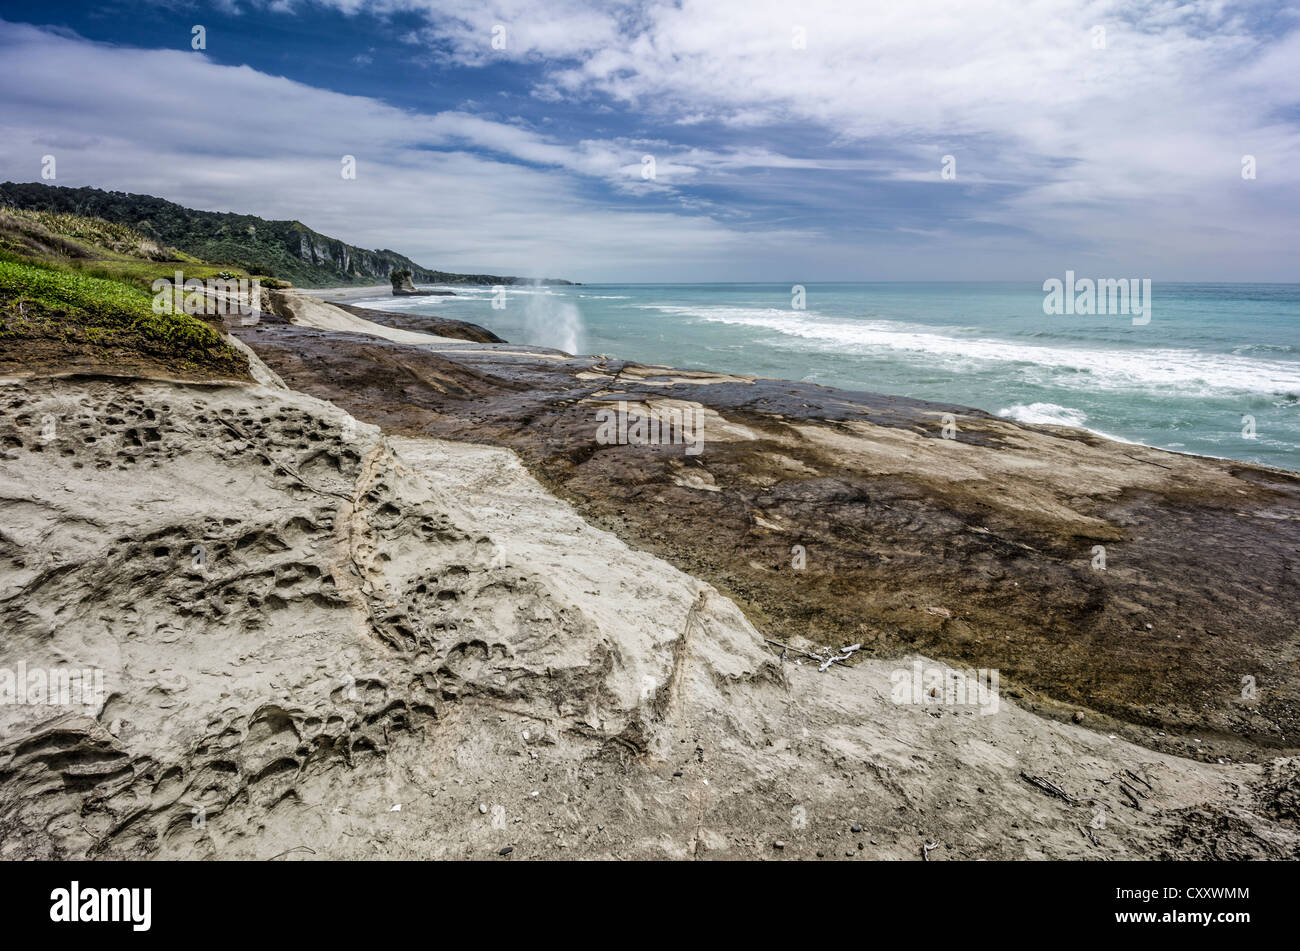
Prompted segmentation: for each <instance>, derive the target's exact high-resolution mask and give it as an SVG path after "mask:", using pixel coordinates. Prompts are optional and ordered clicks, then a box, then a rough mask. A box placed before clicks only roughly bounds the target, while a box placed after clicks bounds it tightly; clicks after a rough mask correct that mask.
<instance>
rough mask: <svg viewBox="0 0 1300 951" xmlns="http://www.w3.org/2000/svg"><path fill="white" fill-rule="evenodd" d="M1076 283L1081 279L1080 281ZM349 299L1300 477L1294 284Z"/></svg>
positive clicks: (882, 286) (707, 289)
mask: <svg viewBox="0 0 1300 951" xmlns="http://www.w3.org/2000/svg"><path fill="white" fill-rule="evenodd" d="M1081 276H1082V275H1081ZM443 289H447V290H454V291H455V292H456V295H457V296H455V297H429V298H406V299H402V298H393V297H383V298H376V299H373V300H364V301H355V302H354V303H356V304H359V305H361V306H370V307H375V308H377V309H383V310H394V311H404V312H407V313H428V314H438V315H440V316H444V317H451V318H456V319H460V320H469V321H473V322H474V323H478V324H482V325H483V326H485V327H488V328H489V329H491V330H493V331H495V332H496V333H497V334H499V335H500V336H502V337H504V338H505V339H507V340H509V341H511V342H512V343H527V344H535V345H540V346H549V347H557V348H559V349H563V350H567V351H569V352H573V353H603V354H607V355H610V356H613V357H618V358H621V359H627V360H636V361H639V362H642V363H660V364H667V365H670V366H676V367H684V368H699V369H709V370H722V371H728V372H733V373H748V374H756V375H759V376H768V377H780V378H784V379H792V380H802V381H807V382H812V383H822V384H826V385H828V386H837V387H843V388H846V389H853V390H868V391H872V392H878V393H889V394H893V395H898V396H911V397H917V398H920V399H927V400H937V401H942V402H947V403H960V404H963V405H966V406H972V407H976V408H978V409H982V410H986V411H988V412H990V413H994V414H996V415H999V416H1004V417H1008V418H1010V419H1015V420H1019V421H1022V422H1028V423H1055V424H1061V425H1067V426H1077V427H1080V428H1083V429H1088V430H1091V431H1093V432H1096V433H1100V434H1102V435H1105V436H1109V437H1111V438H1113V439H1120V440H1127V441H1130V442H1135V443H1142V444H1145V445H1149V446H1158V447H1160V448H1163V449H1172V450H1176V451H1178V452H1189V453H1196V454H1200V455H1208V456H1219V457H1223V458H1231V459H1243V460H1247V461H1250V462H1258V463H1263V464H1265V465H1272V466H1278V467H1281V468H1285V469H1292V470H1300V284H1159V283H1158V284H1155V285H1154V286H1153V287H1152V289H1151V307H1150V320H1149V322H1147V323H1138V324H1135V323H1134V321H1133V318H1132V317H1131V316H1126V315H1122V314H1115V315H1080V314H1072V315H1068V316H1067V315H1048V314H1046V313H1044V298H1045V297H1046V296H1047V295H1046V294H1045V293H1044V291H1043V290H1042V285H1041V284H1029V283H1025V284H1021V283H872V284H807V285H804V299H803V304H804V308H803V309H797V308H796V307H795V306H794V304H795V300H794V298H795V294H794V292H793V289H792V286H791V285H789V284H586V285H582V286H574V287H538V286H528V287H517V288H506V289H505V299H504V300H505V306H504V308H500V309H498V308H494V307H493V306H492V301H493V297H494V291H493V290H492V289H491V288H486V287H470V288H466V287H450V288H443Z"/></svg>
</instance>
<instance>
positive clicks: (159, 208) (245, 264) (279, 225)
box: [0, 182, 568, 287]
mask: <svg viewBox="0 0 1300 951" xmlns="http://www.w3.org/2000/svg"><path fill="white" fill-rule="evenodd" d="M0 206H8V207H9V208H10V209H25V210H30V211H39V212H44V213H48V214H53V215H59V214H70V215H74V216H91V217H94V218H98V219H103V220H104V222H105V223H108V222H112V223H115V224H117V225H120V226H125V227H126V228H127V230H128V231H131V232H132V233H133V234H136V235H138V236H140V237H141V238H142V239H144V240H147V241H152V242H155V243H156V244H158V245H159V246H161V245H163V244H164V243H165V244H167V245H171V246H172V247H173V248H179V249H180V250H181V251H183V252H184V253H185V254H187V255H192V256H193V257H194V258H197V259H201V260H204V261H220V262H222V263H224V264H227V265H230V266H233V267H238V268H241V269H242V270H244V271H247V272H249V273H251V274H267V275H272V276H274V277H277V278H281V279H283V280H288V281H292V282H293V283H294V284H298V285H301V286H304V287H313V286H315V287H324V286H329V285H334V284H380V283H383V282H384V281H385V280H387V279H388V275H389V273H390V272H391V271H393V270H409V271H410V272H411V276H412V278H413V279H414V280H415V281H416V282H417V283H421V284H520V283H527V282H528V281H527V279H525V278H517V277H503V276H500V275H496V274H452V273H449V272H446V271H433V270H429V269H428V268H422V267H420V266H419V265H417V264H416V263H415V262H414V261H412V260H411V259H410V258H407V257H405V256H404V255H401V254H398V253H397V252H396V251H389V250H379V251H368V250H366V249H365V248H357V247H353V246H352V245H350V244H345V243H344V242H342V241H339V240H338V239H337V238H331V237H329V236H327V235H323V234H320V233H319V232H316V231H313V230H312V229H311V228H308V227H307V226H306V225H304V224H303V223H302V222H300V221H268V220H266V219H265V218H258V217H257V216H256V215H237V214H231V213H225V212H214V211H196V210H194V209H192V208H185V207H183V206H181V205H177V204H174V203H172V202H170V201H164V200H163V199H161V198H154V197H152V196H150V195H130V194H127V193H125V192H109V191H102V190H101V189H98V188H61V187H56V186H52V185H44V184H41V183H39V182H30V183H25V184H17V183H14V182H5V183H4V184H0ZM101 246H102V245H101ZM137 256H138V255H137ZM263 283H265V282H263ZM547 283H556V284H567V283H568V282H567V281H548V282H547Z"/></svg>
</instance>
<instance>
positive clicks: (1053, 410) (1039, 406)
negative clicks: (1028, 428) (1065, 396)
mask: <svg viewBox="0 0 1300 951" xmlns="http://www.w3.org/2000/svg"><path fill="white" fill-rule="evenodd" d="M998 415H999V416H1002V417H1005V418H1007V419H1014V420H1015V421H1016V422H1018V423H1039V424H1043V425H1048V426H1074V427H1077V428H1083V424H1084V423H1086V422H1087V421H1088V414H1087V413H1085V412H1084V411H1083V410H1081V409H1074V408H1073V407H1070V406H1058V405H1057V404H1056V403H1017V404H1015V405H1014V406H1008V407H1006V408H1005V409H1000V410H998Z"/></svg>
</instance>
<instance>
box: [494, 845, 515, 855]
mask: <svg viewBox="0 0 1300 951" xmlns="http://www.w3.org/2000/svg"><path fill="white" fill-rule="evenodd" d="M514 850H515V847H514V846H513V845H507V846H506V847H505V848H504V849H501V850H500V851H499V852H497V855H509V854H510V853H511V852H513V851H514Z"/></svg>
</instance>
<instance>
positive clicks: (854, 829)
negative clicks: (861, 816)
mask: <svg viewBox="0 0 1300 951" xmlns="http://www.w3.org/2000/svg"><path fill="white" fill-rule="evenodd" d="M849 831H850V832H861V831H862V826H854V827H853V828H852V829H850V830H849Z"/></svg>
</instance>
